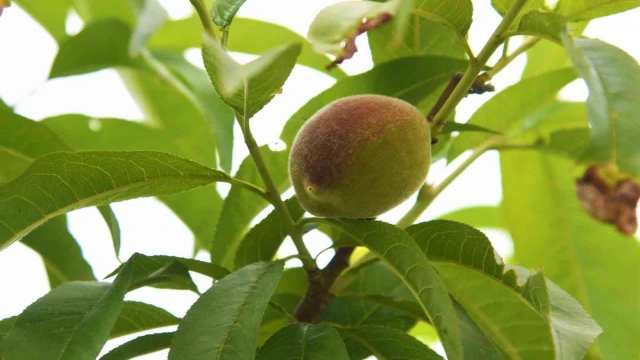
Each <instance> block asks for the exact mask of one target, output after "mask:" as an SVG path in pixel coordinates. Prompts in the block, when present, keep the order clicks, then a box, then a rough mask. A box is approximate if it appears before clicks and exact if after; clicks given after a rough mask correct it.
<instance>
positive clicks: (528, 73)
mask: <svg viewBox="0 0 640 360" xmlns="http://www.w3.org/2000/svg"><path fill="white" fill-rule="evenodd" d="M587 24H588V21H583V22H579V23H570V24H569V32H570V34H572V35H574V36H578V35H580V34H582V32H583V31H584V29H585V28H586V26H587ZM567 67H571V60H570V59H569V56H568V55H567V51H566V50H565V49H564V46H562V45H561V44H560V43H556V42H552V41H548V40H544V39H541V40H540V41H539V42H538V43H537V44H536V45H534V46H533V48H531V49H529V51H527V65H526V66H525V68H524V72H523V73H522V78H523V79H526V78H529V77H533V76H537V75H540V74H542V73H545V72H548V71H553V70H559V69H564V68H567Z"/></svg>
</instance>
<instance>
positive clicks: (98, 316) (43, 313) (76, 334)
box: [0, 264, 133, 360]
mask: <svg viewBox="0 0 640 360" xmlns="http://www.w3.org/2000/svg"><path fill="white" fill-rule="evenodd" d="M132 276H133V267H132V266H131V265H130V264H127V265H125V266H124V267H123V268H122V271H121V272H120V274H118V277H116V279H115V280H114V282H113V284H108V283H98V282H69V283H66V284H63V285H61V286H59V287H57V288H56V289H54V290H52V291H51V292H49V293H48V294H47V295H45V296H44V297H42V298H40V299H39V300H38V301H36V302H34V303H33V304H31V305H29V306H28V307H27V308H26V309H25V310H24V311H23V312H22V314H20V315H19V316H18V318H17V319H16V321H15V323H14V325H13V328H12V329H11V331H9V333H8V334H7V335H6V336H5V337H4V339H3V341H2V347H1V348H0V353H1V354H2V358H3V359H7V360H14V359H15V360H22V359H42V360H49V359H52V360H58V359H74V360H93V359H95V358H96V357H97V356H98V354H99V353H100V350H101V349H102V346H103V345H104V343H105V342H106V341H107V339H108V337H109V332H110V331H111V327H112V326H113V324H114V323H115V322H116V320H117V318H118V315H119V313H120V310H121V309H122V306H123V303H124V295H125V293H126V291H127V288H128V286H129V282H130V281H131V278H132Z"/></svg>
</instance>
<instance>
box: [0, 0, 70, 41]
mask: <svg viewBox="0 0 640 360" xmlns="http://www.w3.org/2000/svg"><path fill="white" fill-rule="evenodd" d="M13 1H14V2H15V3H16V4H18V5H19V6H20V7H21V8H23V9H24V10H25V11H26V12H27V13H28V14H29V15H30V16H31V17H33V19H34V20H36V21H37V22H38V23H39V24H40V25H42V27H43V28H44V29H45V30H47V32H48V33H49V34H51V36H53V38H54V39H55V40H56V41H58V42H61V41H62V40H64V39H65V38H66V36H67V31H66V22H67V14H68V12H69V9H70V7H71V2H72V0H50V1H40V0H13Z"/></svg>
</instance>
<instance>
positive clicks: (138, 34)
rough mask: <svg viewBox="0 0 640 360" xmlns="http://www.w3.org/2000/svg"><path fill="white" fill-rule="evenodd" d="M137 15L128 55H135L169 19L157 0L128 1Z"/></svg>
mask: <svg viewBox="0 0 640 360" xmlns="http://www.w3.org/2000/svg"><path fill="white" fill-rule="evenodd" d="M130 3H131V4H132V7H133V8H134V11H135V12H136V15H137V18H138V19H137V25H136V27H135V29H134V30H133V34H132V35H131V41H130V42H129V54H131V55H132V56H135V55H137V54H138V53H140V51H141V50H142V49H143V48H144V46H145V45H146V42H147V40H148V39H149V38H150V37H151V36H152V35H153V33H155V32H156V31H157V30H158V29H159V28H160V26H162V24H163V23H164V22H165V21H166V20H167V19H168V18H169V14H168V13H167V11H166V10H165V9H164V7H163V6H162V5H160V3H159V2H158V0H130Z"/></svg>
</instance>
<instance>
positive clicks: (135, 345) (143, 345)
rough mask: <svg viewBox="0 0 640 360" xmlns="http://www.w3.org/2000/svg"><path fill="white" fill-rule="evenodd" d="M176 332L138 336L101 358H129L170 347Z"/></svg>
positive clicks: (108, 359)
mask: <svg viewBox="0 0 640 360" xmlns="http://www.w3.org/2000/svg"><path fill="white" fill-rule="evenodd" d="M173 335H174V333H172V332H171V333H158V334H151V335H144V336H140V337H137V338H135V339H133V340H131V341H129V342H126V343H124V344H122V345H120V346H118V347H117V348H115V349H113V350H111V351H109V352H108V353H106V354H105V355H104V356H102V357H101V358H100V360H129V359H134V358H136V357H138V356H142V355H146V354H151V353H154V352H156V351H160V350H163V349H167V348H169V346H170V345H171V340H172V339H173Z"/></svg>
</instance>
